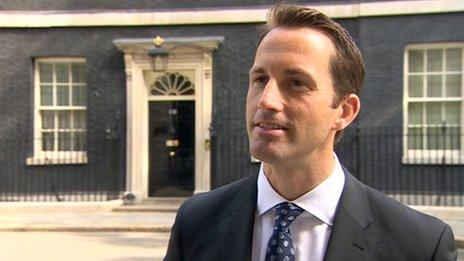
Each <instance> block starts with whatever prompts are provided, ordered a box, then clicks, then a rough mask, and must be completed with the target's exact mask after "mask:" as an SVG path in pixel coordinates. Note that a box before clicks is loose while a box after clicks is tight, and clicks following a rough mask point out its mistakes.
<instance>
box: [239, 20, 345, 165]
mask: <svg viewBox="0 0 464 261" xmlns="http://www.w3.org/2000/svg"><path fill="white" fill-rule="evenodd" d="M333 54H334V47H333V44H332V42H331V40H330V38H328V37H327V36H325V35H324V34H323V33H321V32H320V31H317V30H314V29H309V28H295V29H293V28H292V29H289V28H280V27H279V28H276V29H274V30H272V31H271V32H269V33H268V34H267V35H266V37H265V38H264V39H263V41H262V42H261V44H260V45H259V47H258V50H257V52H256V57H255V61H254V64H253V67H252V68H251V70H250V85H249V89H248V95H247V105H246V118H247V130H248V136H249V140H250V151H251V154H252V155H253V156H254V157H255V158H257V159H260V160H262V161H263V162H266V163H269V164H277V163H291V164H298V163H302V162H307V161H308V160H309V157H310V156H311V155H317V153H320V152H328V151H329V152H331V151H332V146H333V137H334V135H335V133H336V131H337V130H336V129H335V127H334V123H335V121H336V119H337V118H338V117H339V116H340V115H341V112H342V110H341V109H340V107H337V108H333V107H332V105H333V97H334V95H335V93H334V89H333V86H332V78H331V75H330V71H329V62H330V57H331V56H332V55H333Z"/></svg>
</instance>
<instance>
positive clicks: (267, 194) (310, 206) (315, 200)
mask: <svg viewBox="0 0 464 261" xmlns="http://www.w3.org/2000/svg"><path fill="white" fill-rule="evenodd" d="M334 157H335V167H334V170H333V171H332V173H331V174H330V175H329V177H328V178H327V179H325V180H324V181H323V182H321V183H320V184H319V185H317V187H315V188H314V189H312V190H311V191H309V192H308V193H306V194H304V195H302V196H301V197H299V198H297V199H295V200H293V201H291V202H293V203H295V204H297V205H298V206H299V207H301V208H302V209H304V210H305V211H306V212H309V213H310V214H312V215H313V216H315V217H316V218H318V219H319V220H321V221H322V222H324V223H325V224H327V225H329V226H332V225H333V220H334V217H335V212H336V210H337V206H338V201H339V200H340V196H341V194H342V191H343V186H344V184H345V174H344V172H343V169H342V166H341V164H340V162H339V160H338V157H337V155H335V153H334ZM286 201H287V200H286V199H285V198H284V197H282V196H281V195H279V194H278V193H277V192H276V191H275V190H274V188H273V187H272V186H271V184H270V183H269V181H268V179H267V177H266V175H265V174H264V169H263V164H261V168H260V170H259V176H258V198H257V206H256V216H260V215H262V214H264V213H266V212H267V211H269V210H270V209H272V208H273V207H274V206H275V205H277V204H280V203H282V202H286Z"/></svg>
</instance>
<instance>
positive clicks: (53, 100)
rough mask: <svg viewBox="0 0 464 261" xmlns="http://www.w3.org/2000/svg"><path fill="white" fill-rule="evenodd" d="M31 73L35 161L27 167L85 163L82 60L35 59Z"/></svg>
mask: <svg viewBox="0 0 464 261" xmlns="http://www.w3.org/2000/svg"><path fill="white" fill-rule="evenodd" d="M34 71H35V74H34V76H35V77H34V83H35V84H34V85H35V91H34V93H35V104H34V111H35V112H34V117H35V119H34V157H33V158H28V160H27V163H28V164H31V165H33V164H66V163H73V164H74V163H85V162H86V161H87V158H86V153H85V151H86V115H87V113H86V104H87V86H86V77H85V60H84V59H79V58H69V59H68V58H43V59H37V60H36V61H35V64H34Z"/></svg>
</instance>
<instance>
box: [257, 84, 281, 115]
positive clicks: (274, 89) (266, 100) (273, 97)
mask: <svg viewBox="0 0 464 261" xmlns="http://www.w3.org/2000/svg"><path fill="white" fill-rule="evenodd" d="M282 98H283V97H282V93H281V91H280V89H279V86H278V85H277V83H276V82H275V81H273V80H269V81H268V82H267V83H266V86H265V87H264V89H263V92H262V93H261V97H260V98H259V102H258V108H259V109H261V110H271V111H276V112H279V111H282V110H283V108H284V104H283V99H282Z"/></svg>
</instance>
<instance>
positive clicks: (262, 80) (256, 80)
mask: <svg viewBox="0 0 464 261" xmlns="http://www.w3.org/2000/svg"><path fill="white" fill-rule="evenodd" d="M266 82H267V77H266V76H265V75H257V76H256V77H253V78H252V84H253V85H262V84H266Z"/></svg>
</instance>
